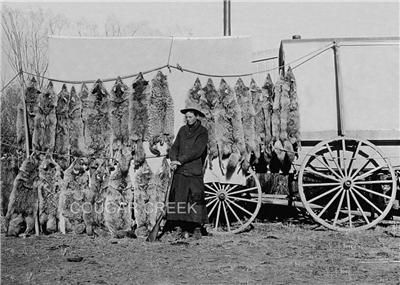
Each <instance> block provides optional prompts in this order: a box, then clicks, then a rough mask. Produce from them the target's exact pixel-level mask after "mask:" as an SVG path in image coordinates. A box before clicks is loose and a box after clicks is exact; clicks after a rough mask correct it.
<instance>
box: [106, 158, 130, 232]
mask: <svg viewBox="0 0 400 285" xmlns="http://www.w3.org/2000/svg"><path fill="white" fill-rule="evenodd" d="M109 170H110V178H109V180H108V186H107V189H106V193H105V203H104V205H105V207H104V209H105V210H104V221H105V226H106V227H107V229H108V231H109V232H110V233H111V235H112V236H113V237H118V238H120V237H125V236H127V235H129V233H130V232H131V231H132V227H133V219H132V202H133V201H132V200H133V191H132V187H131V185H130V183H129V179H126V178H125V177H124V175H123V174H122V171H121V167H120V165H119V163H118V161H116V160H111V162H110V166H109Z"/></svg>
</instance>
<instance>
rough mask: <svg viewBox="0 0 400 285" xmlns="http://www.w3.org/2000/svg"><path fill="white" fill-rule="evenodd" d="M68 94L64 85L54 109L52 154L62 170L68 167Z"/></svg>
mask: <svg viewBox="0 0 400 285" xmlns="http://www.w3.org/2000/svg"><path fill="white" fill-rule="evenodd" d="M68 110H69V93H68V90H67V86H66V85H65V84H64V85H63V86H62V88H61V91H60V93H58V101H57V107H56V116H57V125H56V138H55V145H54V152H55V153H56V155H55V160H56V162H57V163H58V164H59V165H60V166H61V168H62V169H63V170H65V169H67V168H68V167H69V162H70V159H69V149H70V143H69V122H68V120H69V118H68Z"/></svg>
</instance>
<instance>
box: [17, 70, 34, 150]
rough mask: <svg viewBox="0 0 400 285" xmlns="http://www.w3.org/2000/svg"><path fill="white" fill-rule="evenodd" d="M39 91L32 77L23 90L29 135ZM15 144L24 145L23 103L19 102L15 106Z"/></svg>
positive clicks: (30, 134) (31, 130) (32, 125)
mask: <svg viewBox="0 0 400 285" xmlns="http://www.w3.org/2000/svg"><path fill="white" fill-rule="evenodd" d="M39 94H40V91H39V90H38V89H37V81H36V79H35V78H34V77H32V79H31V80H30V81H29V82H28V86H27V87H26V90H25V94H24V95H25V96H24V97H25V104H26V115H27V120H28V132H29V136H30V137H32V136H33V129H34V122H35V116H36V113H37V108H38V101H39ZM17 109H18V110H17V123H16V129H17V144H18V146H19V147H21V148H22V147H25V119H24V116H25V113H24V103H23V102H20V103H19V105H18V108H17Z"/></svg>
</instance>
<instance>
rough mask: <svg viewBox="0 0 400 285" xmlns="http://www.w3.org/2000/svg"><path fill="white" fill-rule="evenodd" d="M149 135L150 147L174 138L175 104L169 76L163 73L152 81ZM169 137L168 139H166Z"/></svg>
mask: <svg viewBox="0 0 400 285" xmlns="http://www.w3.org/2000/svg"><path fill="white" fill-rule="evenodd" d="M148 108H149V133H148V139H147V140H148V141H149V142H150V147H151V148H154V146H155V145H156V144H157V142H160V141H166V140H170V138H173V136H174V104H173V100H172V97H171V94H170V93H169V88H168V82H167V76H165V75H164V74H163V73H162V72H161V71H159V72H158V73H157V75H156V76H155V77H154V78H153V79H152V80H151V92H150V102H149V107H148ZM165 137H167V138H168V139H167V138H165Z"/></svg>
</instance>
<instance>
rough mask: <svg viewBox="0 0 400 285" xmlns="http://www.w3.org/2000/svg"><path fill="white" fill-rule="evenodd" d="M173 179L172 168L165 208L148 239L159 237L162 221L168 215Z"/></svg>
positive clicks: (153, 239) (152, 239)
mask: <svg viewBox="0 0 400 285" xmlns="http://www.w3.org/2000/svg"><path fill="white" fill-rule="evenodd" d="M173 180H174V171H173V170H171V178H170V180H169V185H168V188H167V192H166V193H165V201H164V209H163V210H162V211H161V213H160V216H159V217H158V218H157V220H156V224H155V225H154V227H153V229H152V230H151V232H150V233H149V235H148V236H147V238H146V241H149V242H153V241H155V240H156V239H157V237H158V232H159V231H160V226H161V222H162V220H163V219H164V218H165V216H166V215H167V203H168V200H169V193H170V191H171V187H172V181H173Z"/></svg>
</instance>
